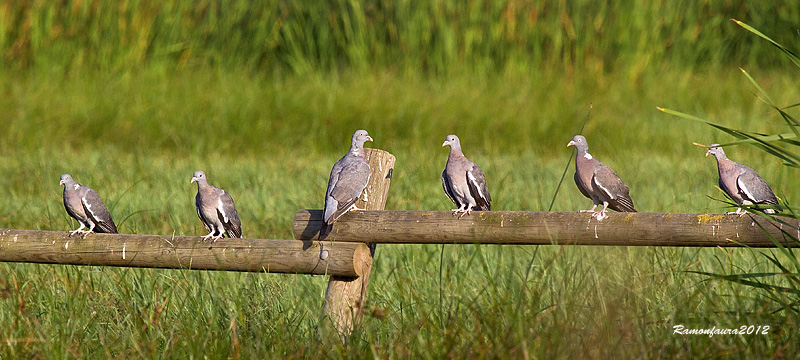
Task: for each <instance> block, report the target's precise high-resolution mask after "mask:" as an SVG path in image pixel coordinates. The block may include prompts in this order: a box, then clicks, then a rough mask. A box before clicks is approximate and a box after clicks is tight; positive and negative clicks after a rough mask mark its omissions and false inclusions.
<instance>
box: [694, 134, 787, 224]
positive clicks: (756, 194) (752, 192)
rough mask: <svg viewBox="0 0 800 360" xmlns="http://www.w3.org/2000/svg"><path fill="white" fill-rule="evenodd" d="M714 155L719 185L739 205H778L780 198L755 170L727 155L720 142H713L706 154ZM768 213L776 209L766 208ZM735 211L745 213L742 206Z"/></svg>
mask: <svg viewBox="0 0 800 360" xmlns="http://www.w3.org/2000/svg"><path fill="white" fill-rule="evenodd" d="M709 154H711V155H714V158H716V159H717V168H718V170H719V187H720V188H721V189H722V190H723V191H725V193H727V194H728V196H730V197H731V199H733V201H735V202H736V203H737V204H739V205H753V204H763V205H778V198H776V197H775V194H774V193H773V192H772V189H771V188H770V187H769V185H767V183H766V182H765V181H764V179H762V178H761V176H758V173H756V171H755V170H753V169H751V168H749V167H747V166H744V165H742V164H739V163H737V162H735V161H733V160H730V159H728V157H727V156H725V151H723V150H722V147H720V146H719V144H711V146H710V147H709V149H708V151H707V152H706V156H708V155H709ZM762 211H763V212H765V213H767V214H774V213H775V211H776V209H764V210H762ZM735 213H737V214H742V215H744V214H745V213H747V212H746V211H742V208H738V209H736V211H735Z"/></svg>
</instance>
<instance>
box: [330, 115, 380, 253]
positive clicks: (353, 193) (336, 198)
mask: <svg viewBox="0 0 800 360" xmlns="http://www.w3.org/2000/svg"><path fill="white" fill-rule="evenodd" d="M367 141H372V137H370V136H369V134H368V133H367V131H366V130H357V131H356V132H355V133H353V138H352V140H351V141H350V151H348V152H347V154H345V155H344V156H342V158H341V159H339V161H337V162H336V163H335V164H333V168H332V169H331V175H330V178H328V189H327V190H326V191H325V213H324V215H323V216H322V220H323V226H322V229H320V231H319V240H323V239H325V237H327V236H328V234H330V232H331V230H333V223H334V222H335V221H336V220H338V219H339V217H341V216H342V215H344V214H345V213H346V212H348V211H350V210H356V209H357V208H356V207H355V203H356V200H358V198H359V197H360V196H361V193H362V192H363V191H364V189H366V187H367V182H368V181H369V173H370V169H369V164H367V157H366V153H365V152H364V142H367Z"/></svg>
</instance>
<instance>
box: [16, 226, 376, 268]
mask: <svg viewBox="0 0 800 360" xmlns="http://www.w3.org/2000/svg"><path fill="white" fill-rule="evenodd" d="M67 235H68V233H67V232H66V231H40V230H17V229H0V261H5V262H28V263H42V264H69V265H100V266H126V267H148V268H167V269H197V270H200V269H202V270H228V271H250V272H271V273H297V274H317V275H325V274H327V275H337V276H361V275H362V274H363V269H364V268H365V264H366V263H370V264H371V263H372V258H371V256H370V250H369V247H367V245H365V244H362V243H348V242H343V241H337V242H335V243H332V242H330V241H299V240H264V239H227V238H226V239H221V240H219V241H217V242H216V243H215V244H214V245H213V246H209V243H208V242H203V241H202V240H200V237H199V236H163V235H130V234H90V235H89V236H87V237H86V238H85V239H81V238H80V237H78V236H73V237H68V236H67Z"/></svg>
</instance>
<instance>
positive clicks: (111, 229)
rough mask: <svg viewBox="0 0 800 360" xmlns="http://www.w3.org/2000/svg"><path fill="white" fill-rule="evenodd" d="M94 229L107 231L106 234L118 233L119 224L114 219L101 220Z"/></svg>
mask: <svg viewBox="0 0 800 360" xmlns="http://www.w3.org/2000/svg"><path fill="white" fill-rule="evenodd" d="M94 231H95V232H98V233H105V234H118V232H117V225H116V224H114V221H113V220H111V221H108V222H106V221H101V222H99V223H98V224H97V225H96V226H95V228H94Z"/></svg>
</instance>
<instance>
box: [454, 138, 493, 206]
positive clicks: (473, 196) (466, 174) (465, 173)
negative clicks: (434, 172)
mask: <svg viewBox="0 0 800 360" xmlns="http://www.w3.org/2000/svg"><path fill="white" fill-rule="evenodd" d="M448 145H449V146H450V155H449V156H447V164H446V165H445V167H444V171H442V188H444V193H445V194H447V197H449V198H450V200H452V201H453V204H455V205H456V206H457V208H455V209H453V210H451V211H452V212H453V214H454V215H455V214H459V213H460V214H461V215H460V216H459V217H458V218H459V219H460V218H461V217H462V216H464V214H470V212H471V211H472V210H478V211H490V210H491V209H492V197H491V196H490V195H489V189H488V188H487V187H486V177H485V176H483V171H481V168H480V167H478V165H477V164H475V163H474V162H472V161H471V160H470V159H467V158H466V157H465V156H464V153H463V152H461V141H460V140H459V139H458V136H455V135H447V138H445V141H444V143H442V146H448Z"/></svg>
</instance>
